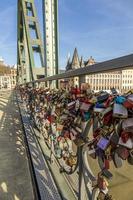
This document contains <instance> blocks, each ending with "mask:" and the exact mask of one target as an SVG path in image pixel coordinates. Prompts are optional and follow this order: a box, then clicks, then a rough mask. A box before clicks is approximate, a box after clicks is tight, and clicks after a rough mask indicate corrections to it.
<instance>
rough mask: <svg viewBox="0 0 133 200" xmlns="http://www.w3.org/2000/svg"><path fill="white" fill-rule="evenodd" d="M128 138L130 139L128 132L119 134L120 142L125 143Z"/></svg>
mask: <svg viewBox="0 0 133 200" xmlns="http://www.w3.org/2000/svg"><path fill="white" fill-rule="evenodd" d="M129 138H130V134H129V133H128V132H125V131H122V133H121V139H122V142H123V143H126V142H127V141H128V139H129Z"/></svg>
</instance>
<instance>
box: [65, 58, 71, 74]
mask: <svg viewBox="0 0 133 200" xmlns="http://www.w3.org/2000/svg"><path fill="white" fill-rule="evenodd" d="M70 69H71V63H70V56H69V57H68V59H67V65H66V71H68V70H70Z"/></svg>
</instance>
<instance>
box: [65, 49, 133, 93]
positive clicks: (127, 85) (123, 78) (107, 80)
mask: <svg viewBox="0 0 133 200" xmlns="http://www.w3.org/2000/svg"><path fill="white" fill-rule="evenodd" d="M75 60H76V62H75ZM93 64H96V62H95V60H94V59H93V58H92V56H91V57H90V58H89V59H88V61H83V58H82V57H81V59H79V56H78V52H77V49H75V50H74V54H73V58H72V61H70V58H69V59H68V61H67V65H66V71H68V70H74V69H77V68H80V67H86V66H90V65H93ZM84 80H85V82H86V83H88V84H89V85H90V87H91V89H92V90H94V91H100V90H106V91H110V89H111V88H113V87H114V88H116V89H117V90H118V91H119V92H126V91H128V90H130V89H132V88H133V69H128V70H121V71H114V72H108V73H107V72H106V73H99V74H92V75H86V76H85V79H84ZM69 83H71V85H72V86H75V85H78V84H79V79H78V77H74V78H72V79H69Z"/></svg>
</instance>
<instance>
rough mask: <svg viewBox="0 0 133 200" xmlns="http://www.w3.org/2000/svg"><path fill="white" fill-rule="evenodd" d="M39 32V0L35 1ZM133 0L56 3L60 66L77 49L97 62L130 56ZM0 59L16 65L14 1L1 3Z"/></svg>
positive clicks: (63, 64)
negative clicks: (57, 5) (57, 8)
mask: <svg viewBox="0 0 133 200" xmlns="http://www.w3.org/2000/svg"><path fill="white" fill-rule="evenodd" d="M35 3H36V6H37V11H38V13H39V15H38V16H39V19H40V26H41V30H42V7H41V0H35ZM132 8H133V1H132V0H126V1H125V0H117V1H114V0H82V1H81V0H59V63H60V67H61V68H64V67H65V66H66V62H67V56H68V54H70V55H71V57H72V54H73V51H74V48H75V47H77V49H78V53H79V56H83V59H84V60H87V59H88V58H89V57H90V56H92V57H93V58H94V59H95V60H96V61H97V62H100V61H104V60H108V59H112V58H116V57H120V56H123V55H127V54H131V53H133V37H132V35H133V13H132ZM0 57H2V58H4V60H5V62H6V63H7V64H11V65H13V64H15V63H16V62H17V60H16V59H17V0H4V1H2V2H0Z"/></svg>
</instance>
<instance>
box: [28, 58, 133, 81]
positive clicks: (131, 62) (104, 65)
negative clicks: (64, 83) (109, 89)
mask: <svg viewBox="0 0 133 200" xmlns="http://www.w3.org/2000/svg"><path fill="white" fill-rule="evenodd" d="M131 68H133V54H130V55H127V56H123V57H119V58H116V59H112V60H108V61H104V62H100V63H96V64H94V65H91V66H86V67H83V68H79V69H75V70H70V71H67V72H65V73H62V74H57V75H54V76H50V77H45V78H42V79H38V80H35V81H32V82H30V83H40V82H48V81H54V80H60V79H65V78H72V77H79V78H82V76H84V75H89V74H96V73H104V72H111V71H119V70H124V69H131Z"/></svg>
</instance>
